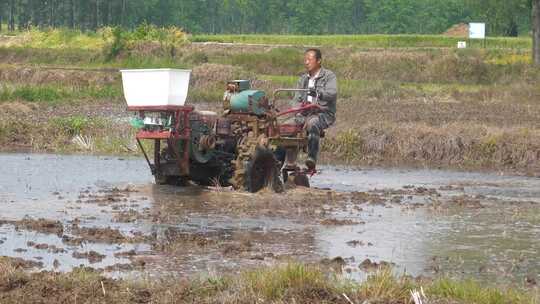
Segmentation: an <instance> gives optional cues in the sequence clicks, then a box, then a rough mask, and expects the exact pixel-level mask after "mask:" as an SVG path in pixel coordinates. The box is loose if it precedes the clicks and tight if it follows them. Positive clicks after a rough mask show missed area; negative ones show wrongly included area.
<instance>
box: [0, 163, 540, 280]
mask: <svg viewBox="0 0 540 304" xmlns="http://www.w3.org/2000/svg"><path fill="white" fill-rule="evenodd" d="M0 163H1V164H2V167H1V169H0V210H1V211H0V220H20V219H22V218H24V217H25V216H29V218H32V219H39V218H46V219H51V220H59V221H61V222H62V223H63V224H64V227H65V229H64V235H66V236H69V237H78V236H79V237H80V235H78V232H77V231H79V230H77V228H81V227H82V228H95V227H98V228H103V227H107V228H110V229H114V230H118V231H119V232H120V233H122V235H125V236H126V237H133V236H141V235H142V236H145V237H144V238H139V239H130V241H118V240H116V241H114V240H113V241H109V240H107V239H99V240H94V241H87V242H83V243H81V244H76V245H73V244H66V243H65V242H62V239H61V236H58V235H50V234H46V233H43V232H40V231H32V230H31V229H25V228H24V227H23V228H21V227H17V225H16V224H9V223H6V224H3V225H2V226H0V256H10V257H21V258H24V259H28V260H35V261H40V262H42V263H43V268H45V269H57V270H61V271H68V270H70V269H71V268H72V267H75V266H79V265H81V264H82V265H86V266H91V267H95V268H106V267H107V266H113V265H117V264H126V263H132V264H138V265H144V269H142V270H141V269H138V272H142V273H144V274H151V275H162V274H163V273H169V274H186V273H195V272H201V271H202V272H205V273H214V272H223V271H227V272H230V271H240V270H241V269H243V268H245V267H251V266H259V265H268V264H274V263H276V262H286V261H289V260H301V261H305V262H313V263H319V262H321V260H324V259H326V260H328V259H334V258H336V257H341V258H342V259H343V261H344V262H345V263H344V264H340V265H339V266H340V268H342V269H343V270H344V274H345V275H346V276H350V277H352V278H355V279H362V278H363V277H365V275H366V273H367V272H366V270H365V267H363V266H361V264H362V262H364V261H365V260H366V259H368V258H369V259H370V260H371V261H373V262H377V263H378V262H381V261H385V262H388V263H393V264H395V267H394V269H395V271H396V272H400V273H407V274H411V275H414V276H417V275H427V276H436V275H440V274H446V275H451V276H456V277H473V278H477V279H480V280H486V281H493V280H495V281H498V282H500V283H508V282H512V283H515V284H518V285H519V284H523V282H524V281H525V279H526V278H534V279H535V280H537V281H539V280H540V277H539V271H540V258H538V252H540V245H539V242H538V240H539V239H540V179H534V178H526V177H517V176H502V175H496V174H483V173H464V172H451V171H432V170H398V169H390V170H386V169H385V170H382V169H380V170H378V169H364V170H347V169H344V168H337V167H325V168H323V172H322V174H320V175H317V176H315V177H314V178H313V179H312V184H313V185H315V186H316V187H319V188H329V189H333V190H336V191H339V192H341V193H352V192H359V191H360V192H365V193H367V194H369V195H370V198H369V199H367V200H366V199H360V198H359V196H357V195H352V196H351V198H348V199H347V200H346V201H345V202H344V203H343V204H336V203H330V202H327V201H326V200H325V197H326V195H327V194H328V195H330V193H324V192H321V190H318V191H319V192H321V193H323V194H322V196H320V199H317V198H316V196H313V194H312V193H309V192H301V191H300V192H298V191H296V190H291V192H289V193H288V194H287V195H285V196H283V195H281V196H280V195H275V194H257V195H251V194H244V193H240V194H238V193H233V192H229V191H227V190H226V189H219V191H220V192H216V190H205V189H201V188H197V187H191V188H187V189H186V188H175V187H161V186H155V185H153V184H152V177H151V175H150V174H149V170H148V169H147V167H146V163H145V162H144V160H142V159H139V158H129V159H121V158H117V157H93V156H57V155H35V154H2V155H0ZM128 184H131V186H129V187H130V189H134V190H133V191H125V192H121V195H118V196H115V195H116V194H115V193H116V192H114V191H112V192H111V189H113V188H115V187H116V188H121V189H123V188H125V187H126V185H128ZM310 199H311V200H313V205H312V207H310V205H309V204H308V207H307V208H306V205H305V202H304V203H298V204H296V205H295V204H292V205H291V204H288V203H289V202H290V201H291V200H297V201H298V202H302V201H303V200H304V201H306V200H307V201H308V202H309V200H310ZM265 201H267V202H266V203H265ZM216 202H217V203H216ZM246 202H247V203H246ZM251 202H253V203H251ZM257 204H259V205H257ZM272 204H273V205H272ZM252 206H256V207H252ZM285 206H286V207H285ZM309 209H312V210H309ZM126 214H128V215H129V214H131V215H133V216H132V217H131V218H130V217H129V216H128V218H127V219H126V218H124V217H120V216H126ZM325 220H330V222H329V223H330V224H328V222H327V223H325V222H324V221H325ZM74 222H76V223H77V224H76V225H74V224H73V223H74ZM82 237H83V238H84V236H82ZM28 242H33V243H37V244H39V243H44V244H48V245H54V246H56V247H57V248H62V249H63V250H64V251H63V252H60V253H59V252H56V253H54V252H51V250H43V249H36V248H35V247H32V246H29V245H28ZM90 251H95V252H98V253H100V254H103V255H104V256H105V257H104V258H103V259H102V260H100V261H98V262H96V261H92V262H90V261H89V260H87V259H81V258H75V257H74V253H75V252H82V253H84V252H90ZM127 251H132V252H134V255H130V256H129V257H126V256H125V255H122V254H121V253H123V252H127ZM55 260H56V261H57V262H56V263H55ZM141 260H142V261H143V263H141V262H140V261H141ZM337 260H338V261H340V259H337ZM324 263H326V262H323V264H324ZM364 265H365V263H364Z"/></svg>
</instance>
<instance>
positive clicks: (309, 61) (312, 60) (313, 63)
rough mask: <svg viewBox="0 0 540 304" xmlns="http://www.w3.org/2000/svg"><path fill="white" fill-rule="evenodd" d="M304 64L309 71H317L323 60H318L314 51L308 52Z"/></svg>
mask: <svg viewBox="0 0 540 304" xmlns="http://www.w3.org/2000/svg"><path fill="white" fill-rule="evenodd" d="M304 66H305V67H306V71H308V72H316V71H317V70H318V69H320V68H321V61H320V60H317V57H316V55H315V53H314V52H307V53H305V54H304Z"/></svg>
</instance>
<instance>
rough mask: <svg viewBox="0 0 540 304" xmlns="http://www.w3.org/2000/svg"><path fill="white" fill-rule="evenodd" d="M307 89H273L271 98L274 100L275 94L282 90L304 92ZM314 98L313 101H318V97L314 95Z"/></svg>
mask: <svg viewBox="0 0 540 304" xmlns="http://www.w3.org/2000/svg"><path fill="white" fill-rule="evenodd" d="M309 91H310V90H309V89H276V90H274V94H273V97H272V99H273V100H276V95H277V94H278V93H282V92H304V93H308V92H309ZM318 95H319V94H317V96H318ZM314 98H315V100H314V102H317V101H319V99H318V97H314Z"/></svg>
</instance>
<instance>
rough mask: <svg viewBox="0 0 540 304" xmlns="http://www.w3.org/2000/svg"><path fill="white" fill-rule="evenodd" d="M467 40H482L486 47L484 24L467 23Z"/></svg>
mask: <svg viewBox="0 0 540 304" xmlns="http://www.w3.org/2000/svg"><path fill="white" fill-rule="evenodd" d="M469 39H483V40H484V47H486V24H485V23H469Z"/></svg>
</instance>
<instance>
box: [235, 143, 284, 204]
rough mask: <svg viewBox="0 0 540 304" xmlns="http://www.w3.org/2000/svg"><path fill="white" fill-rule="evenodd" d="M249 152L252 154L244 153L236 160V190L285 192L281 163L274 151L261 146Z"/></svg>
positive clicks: (254, 147) (253, 147)
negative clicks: (267, 189)
mask: <svg viewBox="0 0 540 304" xmlns="http://www.w3.org/2000/svg"><path fill="white" fill-rule="evenodd" d="M248 150H249V151H251V153H250V154H248V153H242V154H240V156H239V157H238V158H237V159H236V163H235V173H234V178H233V184H234V185H235V186H236V188H237V189H239V188H244V189H245V190H246V191H248V192H252V193H255V192H257V191H260V190H261V189H263V188H265V187H270V188H272V190H274V191H275V192H278V193H280V192H283V190H284V189H283V182H282V180H281V176H280V170H279V163H278V161H277V160H276V158H275V156H274V153H273V152H272V150H270V149H268V148H263V147H260V146H252V149H248ZM246 152H247V151H246Z"/></svg>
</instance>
